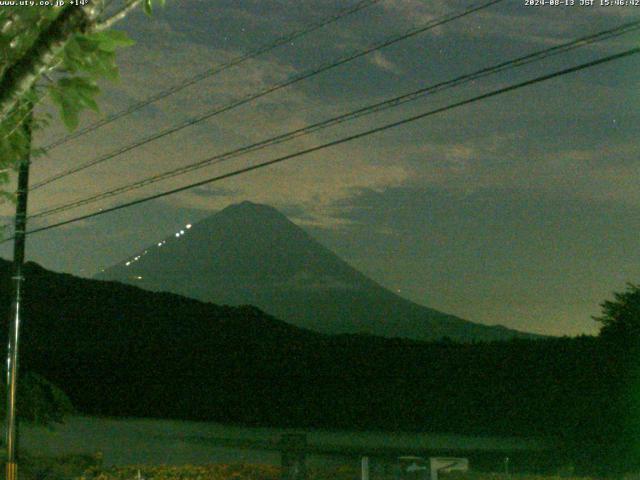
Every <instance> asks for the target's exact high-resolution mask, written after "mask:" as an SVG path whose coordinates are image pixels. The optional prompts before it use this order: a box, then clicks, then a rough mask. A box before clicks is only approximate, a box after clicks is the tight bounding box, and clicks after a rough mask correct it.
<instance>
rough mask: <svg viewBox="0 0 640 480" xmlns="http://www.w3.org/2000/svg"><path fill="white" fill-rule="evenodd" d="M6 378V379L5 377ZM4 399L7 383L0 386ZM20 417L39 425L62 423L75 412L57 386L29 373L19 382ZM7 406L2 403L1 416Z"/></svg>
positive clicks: (0, 403)
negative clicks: (68, 415)
mask: <svg viewBox="0 0 640 480" xmlns="http://www.w3.org/2000/svg"><path fill="white" fill-rule="evenodd" d="M3 378H4V377H3ZM0 386H1V388H0V391H1V392H2V398H4V392H5V388H6V387H5V383H4V381H3V382H2V384H1V385H0ZM17 403H18V405H19V408H18V416H19V418H20V419H21V420H23V421H26V422H28V423H33V424H37V425H51V424H53V423H61V422H62V421H63V420H64V416H65V415H67V414H70V413H73V412H74V408H73V405H72V404H71V401H70V400H69V397H67V395H66V394H65V393H64V392H63V391H62V390H60V388H58V387H57V386H56V385H54V384H53V383H51V382H50V381H48V380H47V379H45V378H43V377H42V376H40V375H38V374H35V373H31V372H28V373H27V374H26V375H24V376H23V377H22V378H21V379H20V381H19V382H18V399H17ZM5 408H6V405H5V403H4V402H0V416H2V417H4V414H5Z"/></svg>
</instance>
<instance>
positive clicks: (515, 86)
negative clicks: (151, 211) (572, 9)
mask: <svg viewBox="0 0 640 480" xmlns="http://www.w3.org/2000/svg"><path fill="white" fill-rule="evenodd" d="M638 53H640V48H632V49H628V50H625V51H623V52H621V53H617V54H615V55H608V56H606V57H602V58H599V59H597V60H592V61H590V62H587V63H583V64H580V65H577V66H574V67H570V68H566V69H563V70H559V71H556V72H553V73H550V74H547V75H542V76H539V77H536V78H533V79H531V80H527V81H524V82H519V83H516V84H512V85H510V86H508V87H503V88H499V89H497V90H492V91H490V92H488V93H484V94H481V95H477V96H475V97H472V98H469V99H466V100H462V101H459V102H456V103H452V104H449V105H447V106H444V107H440V108H436V109H433V110H429V111H427V112H423V113H420V114H418V115H413V116H411V117H407V118H404V119H402V120H399V121H395V122H392V123H387V124H385V125H382V126H380V127H376V128H372V129H369V130H366V131H363V132H360V133H356V134H354V135H350V136H347V137H343V138H340V139H338V140H333V141H331V142H327V143H324V144H321V145H318V146H315V147H311V148H307V149H305V150H301V151H298V152H295V153H291V154H288V155H284V156H281V157H277V158H274V159H272V160H268V161H265V162H261V163H258V164H255V165H251V166H248V167H244V168H241V169H238V170H234V171H232V172H228V173H224V174H221V175H216V176H214V177H211V178H207V179H205V180H201V181H198V182H194V183H191V184H189V185H185V186H182V187H179V188H174V189H172V190H167V191H165V192H161V193H156V194H153V195H149V196H147V197H143V198H139V199H137V200H133V201H130V202H127V203H123V204H120V205H116V206H113V207H110V208H106V209H101V210H99V211H97V212H92V213H89V214H86V215H82V216H78V217H75V218H72V219H69V220H64V221H61V222H58V223H54V224H52V225H47V226H45V227H40V228H36V229H33V230H30V231H29V232H27V233H28V234H34V233H38V232H44V231H47V230H51V229H54V228H58V227H61V226H63V225H69V224H71V223H75V222H79V221H81V220H87V219H89V218H93V217H97V216H99V215H104V214H106V213H110V212H114V211H116V210H121V209H124V208H129V207H132V206H134V205H139V204H141V203H145V202H149V201H151V200H156V199H158V198H163V197H167V196H169V195H173V194H176V193H179V192H184V191H186V190H190V189H192V188H196V187H200V186H203V185H207V184H210V183H213V182H217V181H220V180H224V179H227V178H231V177H235V176H238V175H242V174H245V173H248V172H251V171H254V170H258V169H261V168H265V167H268V166H271V165H275V164H277V163H281V162H284V161H286V160H290V159H292V158H297V157H301V156H304V155H308V154H310V153H313V152H317V151H320V150H324V149H326V148H330V147H334V146H336V145H341V144H343V143H346V142H351V141H353V140H357V139H360V138H364V137H367V136H369V135H373V134H375V133H379V132H383V131H386V130H389V129H392V128H395V127H399V126H401V125H406V124H408V123H411V122H415V121H417V120H421V119H423V118H427V117H430V116H433V115H437V114H439V113H443V112H446V111H449V110H452V109H454V108H458V107H461V106H464V105H469V104H471V103H476V102H479V101H482V100H485V99H488V98H491V97H495V96H498V95H502V94H504V93H507V92H512V91H514V90H517V89H520V88H523V87H527V86H530V85H534V84H537V83H541V82H545V81H547V80H551V79H553V78H557V77H561V76H563V75H567V74H570V73H574V72H578V71H580V70H584V69H587V68H591V67H594V66H596V65H601V64H604V63H608V62H611V61H614V60H618V59H621V58H625V57H629V56H631V55H636V54H638ZM8 240H11V238H8V239H7V240H5V241H8Z"/></svg>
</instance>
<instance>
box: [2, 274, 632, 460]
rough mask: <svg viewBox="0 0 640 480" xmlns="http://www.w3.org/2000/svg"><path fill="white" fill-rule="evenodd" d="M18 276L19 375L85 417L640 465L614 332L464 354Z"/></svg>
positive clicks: (53, 278)
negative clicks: (330, 431)
mask: <svg viewBox="0 0 640 480" xmlns="http://www.w3.org/2000/svg"><path fill="white" fill-rule="evenodd" d="M1 266H2V267H3V268H2V276H1V277H0V287H1V289H0V304H1V305H3V306H4V308H5V309H7V308H8V304H9V290H10V289H9V274H8V270H7V264H6V262H3V263H2V265H1ZM27 275H28V277H27V278H28V288H27V293H26V299H25V315H24V318H25V319H26V320H25V321H24V324H23V330H22V340H21V355H22V357H21V358H22V368H23V369H24V370H31V371H35V372H38V373H39V374H42V375H43V376H44V377H45V378H47V379H49V380H51V381H52V382H54V383H55V384H57V385H59V386H60V387H61V388H62V389H63V390H64V391H65V392H66V393H67V394H68V395H69V397H70V398H71V400H72V402H73V404H74V406H75V407H76V408H77V409H78V410H79V411H80V412H83V413H88V414H100V415H115V416H146V417H165V418H181V419H193V420H212V421H221V422H234V423H242V424H246V425H269V426H299V427H302V426H304V427H322V428H347V429H354V428H362V429H393V430H397V429H400V430H414V431H430V432H450V433H463V434H479V435H485V434H486V435H519V436H527V437H531V436H542V437H548V438H553V439H554V440H555V441H557V442H558V448H559V451H562V452H563V455H567V458H569V459H570V460H571V461H572V462H574V463H575V464H577V465H583V466H585V468H586V467H587V466H589V465H592V464H597V465H598V466H600V467H601V468H605V467H606V468H607V469H609V468H612V466H614V465H615V466H616V467H617V468H620V469H623V470H628V469H630V468H631V467H633V466H634V465H635V464H636V457H635V456H634V455H635V452H634V451H633V445H634V444H633V442H632V441H630V440H631V439H633V437H634V436H635V435H636V433H637V432H638V430H637V429H636V427H635V425H636V423H637V422H636V419H635V417H634V416H633V413H634V411H635V404H634V401H633V389H632V388H631V387H632V386H633V385H634V381H633V370H632V369H631V368H630V365H632V364H633V362H634V359H635V356H634V355H633V353H632V349H631V346H630V345H629V344H625V343H624V342H622V343H621V342H619V341H618V340H616V338H615V337H610V338H600V337H597V338H596V337H587V336H584V337H579V338H549V339H542V340H522V339H520V340H511V341H506V342H491V343H470V344H457V343H453V342H450V341H446V340H443V341H440V342H433V343H420V342H414V341H410V340H400V339H384V338H378V337H370V336H364V335H363V336H360V335H341V336H334V337H331V336H325V335H320V334H316V333H313V332H310V331H306V330H302V329H299V328H296V327H293V326H290V325H288V324H286V323H283V322H280V321H278V320H276V319H274V318H272V317H270V316H268V315H266V314H264V313H263V312H261V311H260V310H258V309H255V308H253V307H238V308H236V307H225V306H216V305H213V304H206V303H201V302H198V301H195V300H190V299H187V298H184V297H180V296H177V295H173V294H164V293H152V292H147V291H143V290H140V289H137V288H135V287H131V286H126V285H122V284H118V283H113V282H100V281H94V280H85V279H80V278H77V277H73V276H70V275H65V274H56V273H52V272H48V271H46V270H44V269H42V268H40V267H38V266H37V265H34V264H29V265H28V273H27ZM5 328H6V327H5ZM2 335H6V332H5V331H3V332H2ZM3 338H4V337H3ZM24 370H23V371H24ZM635 466H637V465H635Z"/></svg>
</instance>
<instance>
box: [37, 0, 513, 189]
mask: <svg viewBox="0 0 640 480" xmlns="http://www.w3.org/2000/svg"><path fill="white" fill-rule="evenodd" d="M502 1H504V0H491V1H489V2H485V3H483V4H480V5H477V6H474V7H469V8H467V9H466V10H464V11H462V12H458V13H453V14H450V15H446V16H444V17H441V18H439V19H436V20H433V21H431V22H429V23H427V24H424V25H421V26H419V27H414V28H411V29H410V30H407V31H405V32H404V33H402V34H400V35H395V36H393V37H391V38H388V39H385V40H382V41H380V42H377V43H375V44H373V45H371V46H369V47H367V48H365V49H363V50H359V51H357V52H355V53H352V54H349V55H347V56H345V57H342V58H340V59H339V60H336V61H333V62H330V63H327V64H324V65H322V66H320V67H318V68H315V69H313V70H310V71H307V72H305V73H302V74H299V75H295V76H293V77H290V78H289V79H286V80H284V81H282V82H280V83H277V84H275V85H272V86H270V87H267V88H265V89H263V90H261V91H259V92H256V93H251V94H249V95H247V96H245V97H243V98H241V99H238V100H234V101H232V102H231V103H228V104H225V105H222V106H219V107H217V108H215V109H213V110H211V111H209V112H207V113H205V114H202V115H199V116H197V117H194V118H191V119H189V120H186V121H184V122H182V123H180V124H178V125H175V126H173V127H169V128H166V129H164V130H161V131H159V132H156V133H153V134H151V135H149V136H147V137H145V138H143V139H141V140H138V141H136V142H133V143H131V144H129V145H127V146H125V147H121V148H119V149H117V150H114V151H112V152H109V153H107V154H105V155H102V156H100V157H98V158H96V159H94V160H90V161H88V162H85V163H83V164H80V165H78V166H75V167H72V168H69V169H67V170H64V171H63V172H60V173H58V174H56V175H53V176H51V177H49V178H46V179H44V180H42V181H40V182H37V183H35V184H34V185H32V186H31V190H32V191H33V190H37V189H38V188H41V187H43V186H45V185H48V184H50V183H53V182H55V181H58V180H60V179H62V178H65V177H67V176H69V175H72V174H74V173H77V172H80V171H82V170H85V169H87V168H89V167H92V166H94V165H98V164H100V163H102V162H105V161H107V160H111V159H112V158H114V157H117V156H119V155H122V154H123V153H126V152H129V151H131V150H134V149H136V148H138V147H141V146H143V145H146V144H147V143H150V142H153V141H155V140H158V139H160V138H163V137H166V136H167V135H171V134H173V133H176V132H178V131H180V130H183V129H185V128H187V127H191V126H193V125H197V124H198V123H201V122H203V121H205V120H208V119H210V118H212V117H214V116H216V115H219V114H221V113H223V112H227V111H229V110H232V109H234V108H237V107H239V106H241V105H244V104H246V103H249V102H251V101H253V100H257V99H258V98H261V97H264V96H266V95H268V94H270V93H273V92H276V91H278V90H281V89H283V88H286V87H289V86H291V85H293V84H295V83H298V82H301V81H303V80H306V79H308V78H311V77H313V76H315V75H318V74H320V73H323V72H326V71H328V70H331V69H333V68H336V67H338V66H341V65H344V64H346V63H349V62H351V61H353V60H355V59H357V58H360V57H363V56H365V55H368V54H370V53H373V52H375V51H378V50H381V49H383V48H385V47H388V46H390V45H393V44H395V43H398V42H400V41H402V40H406V39H408V38H411V37H413V36H416V35H418V34H420V33H423V32H426V31H428V30H431V29H433V28H436V27H439V26H441V25H444V24H446V23H449V22H452V21H454V20H457V19H459V18H462V17H465V16H467V15H470V14H472V13H474V12H477V11H479V10H483V9H485V8H488V7H490V6H492V5H494V4H496V3H500V2H502Z"/></svg>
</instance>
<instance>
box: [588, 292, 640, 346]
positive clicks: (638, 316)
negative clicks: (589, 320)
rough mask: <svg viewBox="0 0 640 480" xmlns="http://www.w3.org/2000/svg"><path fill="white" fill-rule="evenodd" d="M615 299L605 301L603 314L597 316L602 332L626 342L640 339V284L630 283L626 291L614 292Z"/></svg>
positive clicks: (606, 335)
mask: <svg viewBox="0 0 640 480" xmlns="http://www.w3.org/2000/svg"><path fill="white" fill-rule="evenodd" d="M614 299H615V300H613V301H611V300H607V301H605V302H603V303H602V304H601V307H602V315H601V316H600V317H595V320H596V321H598V322H600V323H601V324H602V327H601V329H600V334H601V335H602V336H603V337H610V338H616V339H620V340H623V339H624V340H625V341H626V342H629V341H633V342H638V341H640V285H634V284H632V283H630V284H628V285H627V290H626V291H624V292H619V293H614Z"/></svg>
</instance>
